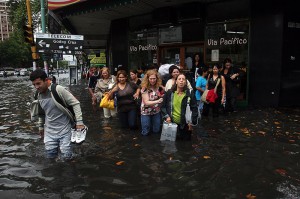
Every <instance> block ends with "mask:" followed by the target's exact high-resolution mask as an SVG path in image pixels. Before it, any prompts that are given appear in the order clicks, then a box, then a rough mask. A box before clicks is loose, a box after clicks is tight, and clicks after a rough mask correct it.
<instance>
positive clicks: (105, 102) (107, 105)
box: [100, 94, 115, 109]
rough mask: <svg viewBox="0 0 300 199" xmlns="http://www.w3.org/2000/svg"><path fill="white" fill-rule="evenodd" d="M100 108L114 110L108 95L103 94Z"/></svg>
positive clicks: (112, 102)
mask: <svg viewBox="0 0 300 199" xmlns="http://www.w3.org/2000/svg"><path fill="white" fill-rule="evenodd" d="M100 107H101V108H108V109H114V108H115V106H114V100H113V99H109V98H108V94H105V95H104V97H103V98H102V100H101V102H100Z"/></svg>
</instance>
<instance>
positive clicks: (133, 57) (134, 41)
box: [128, 29, 157, 70]
mask: <svg viewBox="0 0 300 199" xmlns="http://www.w3.org/2000/svg"><path fill="white" fill-rule="evenodd" d="M128 41H129V44H128V48H129V49H128V52H129V55H128V56H129V57H128V60H129V67H128V68H129V69H143V70H144V69H146V68H149V67H151V66H153V65H155V64H157V54H156V53H157V29H150V30H142V31H136V32H131V33H129V39H128Z"/></svg>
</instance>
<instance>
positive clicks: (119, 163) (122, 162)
mask: <svg viewBox="0 0 300 199" xmlns="http://www.w3.org/2000/svg"><path fill="white" fill-rule="evenodd" d="M124 163H125V162H124V161H119V162H117V163H116V165H118V166H121V165H123V164H124Z"/></svg>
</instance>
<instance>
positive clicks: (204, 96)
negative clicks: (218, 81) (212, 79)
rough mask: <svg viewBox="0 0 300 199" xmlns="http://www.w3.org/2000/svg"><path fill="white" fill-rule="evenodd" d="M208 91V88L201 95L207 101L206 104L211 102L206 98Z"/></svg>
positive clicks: (202, 99)
mask: <svg viewBox="0 0 300 199" xmlns="http://www.w3.org/2000/svg"><path fill="white" fill-rule="evenodd" d="M208 91H209V90H207V89H206V90H205V91H204V92H203V93H202V95H201V101H202V102H204V103H206V104H208V103H209V102H208V101H207V100H206V97H207V94H208Z"/></svg>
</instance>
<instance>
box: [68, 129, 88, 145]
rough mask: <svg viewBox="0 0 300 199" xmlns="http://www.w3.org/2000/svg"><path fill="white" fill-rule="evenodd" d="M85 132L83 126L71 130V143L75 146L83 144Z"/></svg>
mask: <svg viewBox="0 0 300 199" xmlns="http://www.w3.org/2000/svg"><path fill="white" fill-rule="evenodd" d="M87 130H88V127H87V126H84V128H82V129H72V135H71V142H72V143H76V144H81V143H82V142H84V141H85V137H86V132H87Z"/></svg>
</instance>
